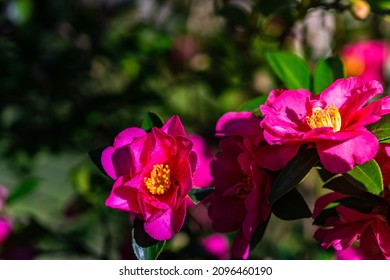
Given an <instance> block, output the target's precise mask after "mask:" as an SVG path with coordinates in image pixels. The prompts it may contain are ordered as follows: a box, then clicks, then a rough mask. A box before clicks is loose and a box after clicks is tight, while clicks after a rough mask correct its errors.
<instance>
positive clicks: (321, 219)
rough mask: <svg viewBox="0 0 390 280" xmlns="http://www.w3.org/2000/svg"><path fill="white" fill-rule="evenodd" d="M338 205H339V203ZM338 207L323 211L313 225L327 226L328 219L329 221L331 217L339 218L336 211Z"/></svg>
mask: <svg viewBox="0 0 390 280" xmlns="http://www.w3.org/2000/svg"><path fill="white" fill-rule="evenodd" d="M337 205H339V204H338V203H337ZM337 205H334V206H332V207H327V208H325V209H323V210H322V211H321V212H320V213H319V214H318V215H317V217H315V219H314V221H313V225H317V226H322V225H324V224H325V221H326V219H328V218H330V217H337V216H338V213H337V210H336V206H337Z"/></svg>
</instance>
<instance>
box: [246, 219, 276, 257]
mask: <svg viewBox="0 0 390 280" xmlns="http://www.w3.org/2000/svg"><path fill="white" fill-rule="evenodd" d="M270 218H271V215H269V216H268V219H267V220H266V221H265V222H264V223H261V224H260V225H259V226H258V227H257V229H256V230H255V232H254V233H253V234H252V239H251V243H250V248H251V250H252V249H254V248H255V247H256V245H257V244H258V243H259V242H260V241H261V240H262V239H263V237H264V233H265V230H266V229H267V226H268V222H269V220H270Z"/></svg>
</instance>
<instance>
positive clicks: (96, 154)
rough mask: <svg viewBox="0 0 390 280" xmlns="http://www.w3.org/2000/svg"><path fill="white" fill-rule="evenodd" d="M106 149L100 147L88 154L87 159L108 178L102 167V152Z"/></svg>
mask: <svg viewBox="0 0 390 280" xmlns="http://www.w3.org/2000/svg"><path fill="white" fill-rule="evenodd" d="M106 148H107V147H101V148H97V149H94V150H91V151H89V152H88V155H89V158H90V159H91V160H92V162H93V163H94V164H95V165H96V167H97V168H98V169H99V170H100V172H102V173H103V174H104V175H106V176H108V175H107V173H106V171H105V170H104V168H103V165H102V160H101V159H102V152H103V151H104V150H105V149H106Z"/></svg>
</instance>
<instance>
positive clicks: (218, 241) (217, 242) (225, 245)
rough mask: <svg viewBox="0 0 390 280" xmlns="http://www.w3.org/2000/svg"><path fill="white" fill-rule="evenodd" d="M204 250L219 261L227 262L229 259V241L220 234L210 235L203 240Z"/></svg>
mask: <svg viewBox="0 0 390 280" xmlns="http://www.w3.org/2000/svg"><path fill="white" fill-rule="evenodd" d="M202 246H203V248H204V249H205V250H206V251H207V252H208V253H209V254H211V255H213V256H215V257H217V258H218V259H219V260H227V259H228V258H229V240H228V238H227V237H226V236H225V235H223V234H220V233H214V234H210V235H209V236H206V237H205V238H203V239H202Z"/></svg>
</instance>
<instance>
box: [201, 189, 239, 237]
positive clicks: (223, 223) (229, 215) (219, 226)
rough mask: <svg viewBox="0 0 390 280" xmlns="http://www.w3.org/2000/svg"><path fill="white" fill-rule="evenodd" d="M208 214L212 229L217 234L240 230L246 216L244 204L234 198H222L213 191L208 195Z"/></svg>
mask: <svg viewBox="0 0 390 280" xmlns="http://www.w3.org/2000/svg"><path fill="white" fill-rule="evenodd" d="M208 201H210V206H209V208H208V213H209V217H210V219H211V220H212V221H213V228H214V230H216V231H218V232H230V231H234V230H237V229H240V228H241V224H242V221H243V219H244V218H245V215H246V209H245V206H244V204H243V203H242V202H241V201H239V200H238V199H237V197H236V196H234V197H223V196H222V195H221V194H220V193H219V194H218V193H216V192H215V191H214V192H213V193H212V194H211V195H210V197H209V199H208Z"/></svg>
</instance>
